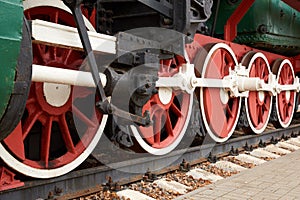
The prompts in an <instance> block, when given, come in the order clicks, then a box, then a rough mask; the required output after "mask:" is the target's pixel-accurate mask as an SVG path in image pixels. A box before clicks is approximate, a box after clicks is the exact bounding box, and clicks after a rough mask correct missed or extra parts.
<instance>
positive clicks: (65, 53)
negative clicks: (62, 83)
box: [63, 49, 73, 65]
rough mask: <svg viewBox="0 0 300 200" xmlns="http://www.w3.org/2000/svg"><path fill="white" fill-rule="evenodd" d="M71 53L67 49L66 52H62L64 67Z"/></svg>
mask: <svg viewBox="0 0 300 200" xmlns="http://www.w3.org/2000/svg"><path fill="white" fill-rule="evenodd" d="M72 52H73V51H72V50H71V49H68V50H66V51H64V54H63V62H64V65H67V64H68V62H69V59H70V56H71V54H72Z"/></svg>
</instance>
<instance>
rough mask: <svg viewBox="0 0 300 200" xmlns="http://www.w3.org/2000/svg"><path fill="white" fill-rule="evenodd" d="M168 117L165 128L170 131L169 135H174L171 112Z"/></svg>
mask: <svg viewBox="0 0 300 200" xmlns="http://www.w3.org/2000/svg"><path fill="white" fill-rule="evenodd" d="M166 118H167V119H166V124H165V128H166V131H167V133H168V136H174V133H173V127H172V122H171V119H170V114H169V113H167V117H166Z"/></svg>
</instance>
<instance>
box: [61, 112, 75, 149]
mask: <svg viewBox="0 0 300 200" xmlns="http://www.w3.org/2000/svg"><path fill="white" fill-rule="evenodd" d="M59 127H60V129H61V132H62V137H63V140H64V142H65V145H66V147H67V149H68V152H71V153H76V149H75V147H74V144H73V140H72V137H71V133H70V130H69V127H68V124H67V121H66V116H65V114H63V115H61V116H60V118H59Z"/></svg>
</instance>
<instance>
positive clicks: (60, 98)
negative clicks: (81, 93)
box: [43, 83, 71, 107]
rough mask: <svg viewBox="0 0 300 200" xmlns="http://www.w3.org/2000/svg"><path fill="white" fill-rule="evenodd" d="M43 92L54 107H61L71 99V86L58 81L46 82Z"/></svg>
mask: <svg viewBox="0 0 300 200" xmlns="http://www.w3.org/2000/svg"><path fill="white" fill-rule="evenodd" d="M43 92H44V97H45V99H46V101H47V103H48V104H50V105H51V106H54V107H61V106H63V105H65V103H67V101H68V100H69V97H70V94H71V86H70V85H62V84H56V83H44V84H43Z"/></svg>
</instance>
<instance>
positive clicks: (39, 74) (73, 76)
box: [32, 65, 107, 88]
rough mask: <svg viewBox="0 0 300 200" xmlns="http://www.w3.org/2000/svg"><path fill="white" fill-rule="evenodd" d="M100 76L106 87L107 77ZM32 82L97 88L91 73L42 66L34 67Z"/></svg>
mask: <svg viewBox="0 0 300 200" xmlns="http://www.w3.org/2000/svg"><path fill="white" fill-rule="evenodd" d="M99 76H100V79H101V83H102V85H103V86H105V85H106V83H107V79H106V76H105V75H104V74H103V73H99ZM32 81H35V82H46V83H57V84H64V85H75V86H83V87H93V88H95V87H96V85H95V82H94V81H93V77H92V74H91V73H90V72H84V71H77V70H71V69H61V68H57V67H49V66H42V65H32Z"/></svg>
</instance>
